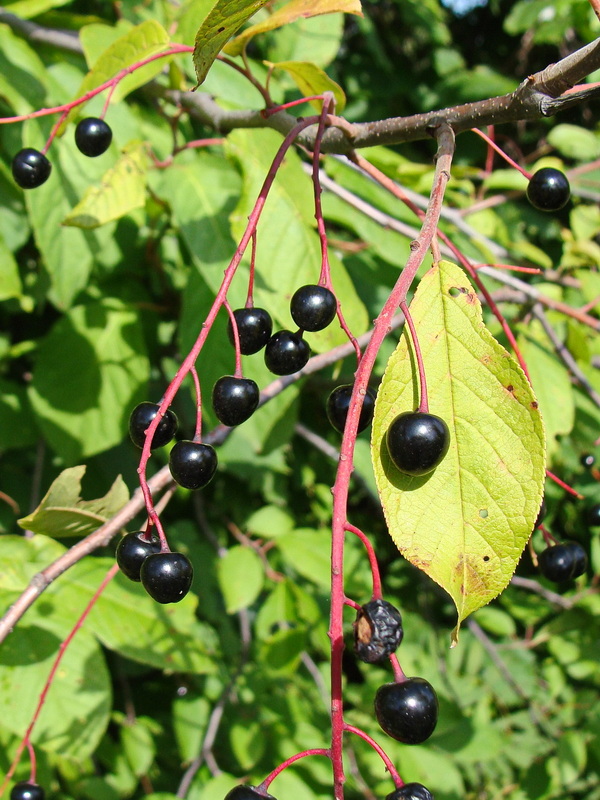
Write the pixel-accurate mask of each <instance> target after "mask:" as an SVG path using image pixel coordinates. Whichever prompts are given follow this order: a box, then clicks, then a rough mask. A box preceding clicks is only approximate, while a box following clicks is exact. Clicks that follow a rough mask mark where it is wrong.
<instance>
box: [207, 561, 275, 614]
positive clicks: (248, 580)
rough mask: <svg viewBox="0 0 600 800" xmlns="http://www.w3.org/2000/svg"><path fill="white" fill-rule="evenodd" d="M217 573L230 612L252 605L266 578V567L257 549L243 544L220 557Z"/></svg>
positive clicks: (226, 606) (233, 612)
mask: <svg viewBox="0 0 600 800" xmlns="http://www.w3.org/2000/svg"><path fill="white" fill-rule="evenodd" d="M217 575H218V578H219V586H220V588H221V592H222V593H223V598H224V600H225V608H226V609H227V613H228V614H235V612H236V611H240V609H242V608H248V606H250V605H252V603H253V602H254V601H255V600H256V598H257V597H258V595H259V594H260V590H261V589H262V587H263V584H264V580H265V575H264V568H263V565H262V562H261V560H260V558H259V556H258V554H257V553H256V551H255V550H253V549H252V548H251V547H242V546H241V545H238V546H236V547H232V548H230V550H229V551H228V552H227V555H226V556H224V557H223V558H222V559H220V561H219V563H218V565H217Z"/></svg>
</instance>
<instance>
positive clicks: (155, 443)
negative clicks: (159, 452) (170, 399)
mask: <svg viewBox="0 0 600 800" xmlns="http://www.w3.org/2000/svg"><path fill="white" fill-rule="evenodd" d="M157 413H158V406H157V405H156V403H148V402H144V403H140V404H139V405H137V406H136V407H135V408H134V409H133V411H132V412H131V416H130V417H129V436H130V438H131V441H132V442H133V443H134V444H135V445H137V446H138V447H143V446H144V442H145V441H146V430H147V429H148V427H149V426H150V423H151V422H152V420H153V419H154V417H155V416H156V415H157ZM176 431H177V417H176V415H175V413H174V412H173V411H171V409H167V411H166V413H165V415H164V417H163V418H162V420H161V421H160V422H159V423H158V426H157V428H156V430H155V431H154V436H153V437H152V445H151V448H150V449H151V450H156V448H157V447H164V445H166V444H168V443H169V442H170V441H171V439H172V438H173V437H174V436H175V433H176Z"/></svg>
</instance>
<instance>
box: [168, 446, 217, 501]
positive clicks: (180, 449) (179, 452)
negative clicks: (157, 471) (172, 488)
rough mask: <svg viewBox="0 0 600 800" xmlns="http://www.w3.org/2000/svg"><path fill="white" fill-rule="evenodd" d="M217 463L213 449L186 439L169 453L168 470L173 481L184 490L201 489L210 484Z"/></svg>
mask: <svg viewBox="0 0 600 800" xmlns="http://www.w3.org/2000/svg"><path fill="white" fill-rule="evenodd" d="M217 463H218V460H217V454H216V452H215V449H214V447H211V445H209V444H202V443H201V442H190V441H188V440H187V439H183V440H182V441H181V442H177V443H176V444H174V445H173V448H172V449H171V452H170V453H169V469H170V470H171V475H172V476H173V480H174V481H175V482H176V483H178V484H179V485H180V486H183V488H184V489H191V490H195V489H202V488H203V487H204V486H206V485H207V484H208V483H210V481H211V480H212V478H213V475H214V474H215V471H216V469H217Z"/></svg>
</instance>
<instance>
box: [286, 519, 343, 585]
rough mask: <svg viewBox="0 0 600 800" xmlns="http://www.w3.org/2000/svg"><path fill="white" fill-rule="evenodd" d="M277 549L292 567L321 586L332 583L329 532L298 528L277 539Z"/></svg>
mask: <svg viewBox="0 0 600 800" xmlns="http://www.w3.org/2000/svg"><path fill="white" fill-rule="evenodd" d="M277 547H278V548H279V549H280V550H281V553H282V555H283V557H284V558H285V560H286V561H287V563H288V564H289V565H290V567H291V568H292V569H293V570H294V571H295V572H297V573H298V574H299V575H302V576H303V577H304V578H307V579H308V580H309V581H312V582H313V583H316V584H318V585H319V586H323V587H327V588H328V587H329V584H330V581H331V562H330V551H331V537H330V536H329V535H328V533H327V531H314V530H312V529H311V528H298V529H296V530H295V531H292V532H291V533H286V534H285V535H284V536H280V537H278V539H277Z"/></svg>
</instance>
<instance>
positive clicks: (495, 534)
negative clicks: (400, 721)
mask: <svg viewBox="0 0 600 800" xmlns="http://www.w3.org/2000/svg"><path fill="white" fill-rule="evenodd" d="M410 310H411V314H412V317H413V320H414V323H415V326H416V329H417V333H418V336H419V343H420V345H421V349H422V353H423V360H424V365H425V372H426V375H427V383H428V397H429V406H430V411H431V413H432V414H437V415H438V416H440V417H442V419H444V420H445V422H446V424H447V425H448V428H449V430H450V449H449V451H448V453H447V455H446V457H445V458H444V460H443V461H442V463H441V464H440V465H439V466H438V467H437V468H436V469H435V470H434V471H433V472H432V473H429V474H428V475H425V476H423V477H419V478H414V477H409V476H407V475H404V474H402V473H400V472H399V471H398V470H397V469H396V468H395V467H394V465H393V463H392V462H391V460H390V457H389V455H388V452H387V448H386V446H385V434H386V431H387V429H388V428H389V426H390V423H391V422H392V420H393V419H394V418H395V417H396V415H397V414H399V413H401V412H404V411H413V410H414V409H415V408H416V407H417V405H418V401H417V394H418V373H417V370H416V366H415V362H414V357H413V349H412V346H411V345H410V344H409V339H408V335H407V332H406V330H405V331H404V332H403V335H402V337H401V340H400V343H399V345H398V347H397V349H396V351H395V352H394V354H393V355H392V357H391V359H390V360H389V362H388V365H387V368H386V372H385V375H384V378H383V381H382V384H381V387H380V389H379V393H378V396H377V403H376V406H375V417H374V420H373V434H372V457H373V464H374V469H375V477H376V480H377V486H378V489H379V494H380V497H381V501H382V504H383V508H384V512H385V517H386V520H387V524H388V528H389V531H390V535H391V537H392V539H393V540H394V542H395V543H396V545H397V547H398V549H399V550H400V551H401V553H402V554H403V555H404V556H405V557H406V558H407V559H408V560H409V561H410V562H411V563H412V564H414V565H415V566H417V567H418V568H419V569H422V570H423V571H424V572H426V573H427V574H428V575H429V576H430V577H431V578H433V580H435V581H436V582H437V583H439V584H440V586H442V587H443V588H444V589H445V590H446V591H447V592H448V593H449V594H450V595H451V597H452V599H453V600H454V603H455V604H456V608H457V611H458V624H457V626H456V629H455V632H454V643H455V642H456V639H457V636H458V629H459V626H460V623H461V621H462V620H464V619H465V617H467V616H468V615H469V614H470V613H471V612H473V611H475V610H477V609H478V608H480V607H481V606H483V605H485V604H486V603H488V602H489V601H490V600H491V599H492V598H494V597H496V595H498V594H499V593H500V592H501V591H502V590H503V589H504V588H505V586H506V585H507V584H508V582H509V580H510V578H511V576H512V574H513V572H514V570H515V567H516V565H517V562H518V560H519V558H520V556H521V553H522V551H523V548H524V547H525V544H526V543H527V540H528V539H529V536H530V534H531V531H532V530H533V524H534V521H535V518H536V516H537V512H538V509H539V506H540V502H541V499H542V492H543V486H544V473H545V444H544V430H543V424H542V419H541V416H540V412H539V410H538V404H537V401H536V400H535V397H534V395H533V392H532V390H531V387H530V385H529V383H528V381H527V379H526V378H525V375H524V374H523V371H522V370H521V368H520V367H519V365H518V364H517V363H516V362H515V361H514V359H513V358H512V357H511V356H510V355H509V354H508V353H507V352H506V351H505V350H504V348H503V347H501V346H500V345H499V344H498V342H496V340H495V339H494V338H493V337H492V336H491V334H490V333H489V331H488V330H487V328H486V327H485V326H484V324H483V319H482V313H481V306H480V303H479V300H478V299H477V295H476V293H475V292H474V291H473V289H472V287H471V285H470V284H469V282H468V280H467V279H466V277H465V275H464V273H463V272H462V270H461V269H460V268H459V267H457V266H456V265H454V264H450V263H449V262H441V263H440V264H439V265H436V266H434V267H432V268H431V269H430V270H429V272H427V274H426V275H425V277H424V278H423V279H422V281H421V283H420V284H419V286H418V288H417V290H416V292H415V296H414V298H413V301H412V303H411V306H410Z"/></svg>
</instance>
